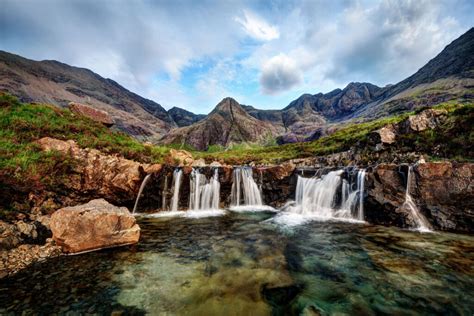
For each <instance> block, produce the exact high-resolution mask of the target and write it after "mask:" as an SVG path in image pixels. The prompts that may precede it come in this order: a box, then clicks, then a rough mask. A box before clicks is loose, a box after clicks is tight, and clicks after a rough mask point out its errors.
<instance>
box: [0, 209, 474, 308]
mask: <svg viewBox="0 0 474 316" xmlns="http://www.w3.org/2000/svg"><path fill="white" fill-rule="evenodd" d="M272 216H275V214H274V213H271V212H253V213H235V212H234V213H232V212H228V213H227V214H226V215H223V216H219V217H210V218H184V217H177V218H142V219H140V225H141V227H142V237H141V240H140V243H139V244H138V245H135V246H130V247H125V248H117V249H111V250H105V251H100V252H95V253H88V254H83V255H78V256H68V257H60V258H55V259H51V260H48V261H46V262H44V263H41V264H36V265H34V266H32V267H30V268H28V269H26V270H24V271H23V272H21V273H19V274H17V275H15V276H13V277H10V278H7V279H2V280H1V281H0V314H2V315H3V314H9V313H10V314H20V312H25V314H38V313H39V314H51V313H59V314H67V313H68V312H71V313H72V312H73V311H75V312H78V313H80V314H87V313H89V314H110V313H111V312H114V311H116V312H123V313H124V314H136V315H139V314H146V313H148V314H151V315H156V314H167V315H175V314H179V315H181V314H191V315H271V314H274V315H283V314H285V315H291V314H294V315H298V314H304V315H311V314H314V313H320V314H323V315H324V314H349V315H376V314H396V315H418V314H425V315H433V314H450V315H472V314H473V313H474V298H473V296H472V293H473V289H474V237H473V236H467V235H456V234H445V233H432V234H421V233H418V232H414V231H403V230H398V229H394V228H385V227H378V226H369V225H364V224H354V223H343V222H316V221H313V222H307V223H305V224H303V225H300V226H293V227H288V226H281V225H278V224H275V222H272V221H268V219H269V218H270V217H272ZM72 314H74V313H72Z"/></svg>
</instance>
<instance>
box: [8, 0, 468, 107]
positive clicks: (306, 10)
mask: <svg viewBox="0 0 474 316" xmlns="http://www.w3.org/2000/svg"><path fill="white" fill-rule="evenodd" d="M1 7H2V8H1V9H0V49H2V50H6V51H10V52H13V53H17V54H20V55H22V56H25V57H27V58H31V59H36V60H43V59H56V60H59V61H62V62H65V63H68V64H71V65H74V66H79V67H86V68H89V69H91V70H93V71H95V72H97V73H99V74H100V75H101V76H104V77H108V78H111V79H113V80H115V81H117V82H119V83H120V84H122V85H123V86H125V87H126V88H128V89H130V90H132V91H134V92H136V93H138V94H140V95H142V96H144V97H147V98H150V99H152V100H154V101H156V102H158V103H160V104H161V105H163V106H164V107H165V108H167V109H169V108H171V107H173V106H179V107H182V108H186V109H188V110H190V111H193V112H195V113H208V112H209V111H211V110H212V108H213V107H214V106H215V105H216V104H217V103H218V102H219V101H220V100H221V99H222V98H224V97H226V96H232V97H234V98H235V99H237V101H239V102H240V103H242V104H250V105H253V106H255V107H258V108H263V109H272V108H282V107H284V106H286V105H287V104H288V103H290V102H291V101H292V100H294V99H296V98H297V97H298V96H300V95H301V94H303V93H312V94H314V93H318V92H328V91H331V90H333V89H335V88H343V87H344V86H345V85H347V84H348V83H349V82H351V81H365V82H371V83H374V84H377V85H380V86H384V85H386V84H390V83H396V82H398V81H400V80H402V79H404V78H405V77H407V76H409V75H411V74H412V73H414V72H415V71H416V70H417V69H419V68H420V67H422V66H423V65H424V64H425V63H426V62H427V61H429V60H430V59H431V58H433V57H434V56H435V55H436V54H437V53H439V52H440V51H441V50H442V49H443V48H444V47H445V46H446V45H447V44H449V43H450V42H451V41H452V40H454V39H455V38H457V37H458V36H460V35H461V34H463V33H464V32H466V31H467V30H468V29H469V28H470V27H472V26H473V25H472V21H474V1H471V0H450V1H441V0H440V1H435V0H430V1H425V0H418V1H397V0H386V1H352V0H344V1H329V0H326V1H318V0H311V1H279V0H273V1H243V0H242V1H241V0H232V1H230V0H228V1H217V0H216V1H171V0H169V1H151V0H150V1H148V0H132V1H125V0H123V1H122V0H107V1H106V0H103V1H101V0H94V1H92V0H82V1H79V0H70V1H64V0H22V1H18V0H1Z"/></svg>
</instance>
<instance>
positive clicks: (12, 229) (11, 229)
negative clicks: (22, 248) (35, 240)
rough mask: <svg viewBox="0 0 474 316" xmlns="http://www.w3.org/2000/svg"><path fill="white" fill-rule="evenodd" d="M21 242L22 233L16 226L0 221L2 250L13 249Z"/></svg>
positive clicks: (0, 247)
mask: <svg viewBox="0 0 474 316" xmlns="http://www.w3.org/2000/svg"><path fill="white" fill-rule="evenodd" d="M20 242H21V237H20V232H19V231H18V227H17V226H16V225H12V224H8V223H5V222H3V221H0V249H4V250H7V249H11V248H14V247H16V246H18V245H19V244H20Z"/></svg>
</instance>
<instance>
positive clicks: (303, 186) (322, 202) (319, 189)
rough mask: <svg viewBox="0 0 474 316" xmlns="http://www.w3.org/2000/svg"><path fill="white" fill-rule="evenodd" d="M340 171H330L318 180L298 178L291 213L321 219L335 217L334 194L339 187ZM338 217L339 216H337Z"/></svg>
mask: <svg viewBox="0 0 474 316" xmlns="http://www.w3.org/2000/svg"><path fill="white" fill-rule="evenodd" d="M341 174H342V170H338V171H331V172H329V173H328V174H327V175H325V176H323V177H321V178H320V179H318V178H303V177H301V176H298V181H297V183H296V193H295V202H296V206H295V207H293V208H292V212H296V213H299V214H301V215H313V216H316V217H321V218H331V217H336V213H335V212H336V209H335V203H336V194H337V190H338V188H339V187H340V186H341ZM338 217H339V216H338Z"/></svg>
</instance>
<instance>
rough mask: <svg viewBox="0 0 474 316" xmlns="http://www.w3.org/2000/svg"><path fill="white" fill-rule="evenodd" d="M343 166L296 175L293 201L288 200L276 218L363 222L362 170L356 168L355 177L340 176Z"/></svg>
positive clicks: (297, 221) (283, 221)
mask: <svg viewBox="0 0 474 316" xmlns="http://www.w3.org/2000/svg"><path fill="white" fill-rule="evenodd" d="M343 172H344V171H343V170H337V171H331V172H329V173H328V174H326V175H324V176H322V177H321V178H316V177H313V178H304V177H302V176H298V181H297V184H296V192H295V201H294V202H293V203H288V204H287V205H286V206H285V207H284V208H283V212H282V213H281V214H280V215H279V216H277V217H276V218H275V221H276V222H278V223H280V224H284V225H290V226H292V225H298V224H301V223H304V222H306V221H308V220H314V219H316V220H344V221H350V222H362V221H363V219H364V213H363V203H364V201H363V197H364V184H365V183H364V182H365V171H364V170H358V171H357V179H356V180H357V181H356V183H353V184H352V185H351V183H350V181H347V180H346V179H342V177H341V176H342V174H343Z"/></svg>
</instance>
